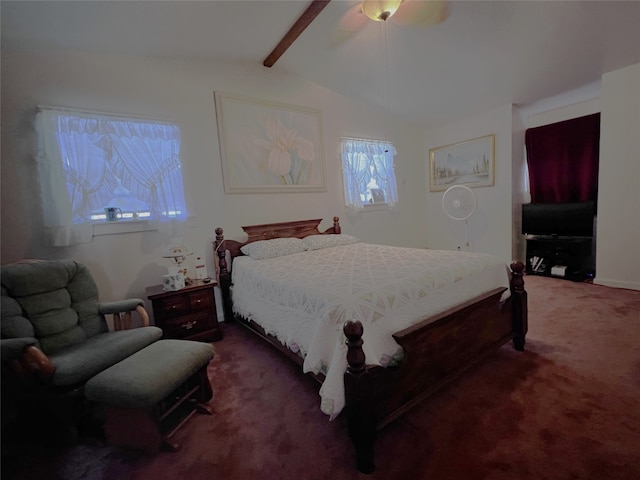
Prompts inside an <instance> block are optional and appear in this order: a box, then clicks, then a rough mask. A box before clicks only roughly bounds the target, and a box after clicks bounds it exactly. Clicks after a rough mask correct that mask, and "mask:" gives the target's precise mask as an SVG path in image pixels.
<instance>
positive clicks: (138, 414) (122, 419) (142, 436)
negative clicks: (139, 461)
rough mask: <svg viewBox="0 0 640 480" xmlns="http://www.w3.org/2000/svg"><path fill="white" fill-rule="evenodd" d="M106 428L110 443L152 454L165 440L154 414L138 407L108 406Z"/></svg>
mask: <svg viewBox="0 0 640 480" xmlns="http://www.w3.org/2000/svg"><path fill="white" fill-rule="evenodd" d="M104 429H105V435H106V437H107V442H108V443H109V444H111V445H118V446H121V447H128V448H134V449H139V450H144V451H145V452H147V453H151V454H153V453H157V452H158V451H159V450H160V447H161V446H162V443H163V440H164V439H163V435H162V433H161V432H160V429H159V426H158V422H157V421H156V419H155V418H154V415H153V414H151V413H150V412H147V411H145V410H140V409H137V408H125V407H107V412H106V420H105V426H104Z"/></svg>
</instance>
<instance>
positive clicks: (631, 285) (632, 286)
mask: <svg viewBox="0 0 640 480" xmlns="http://www.w3.org/2000/svg"><path fill="white" fill-rule="evenodd" d="M593 283H594V284H596V285H604V286H605V287H614V288H627V289H629V290H640V283H638V282H621V281H619V280H611V279H609V278H600V277H597V276H596V278H594V279H593Z"/></svg>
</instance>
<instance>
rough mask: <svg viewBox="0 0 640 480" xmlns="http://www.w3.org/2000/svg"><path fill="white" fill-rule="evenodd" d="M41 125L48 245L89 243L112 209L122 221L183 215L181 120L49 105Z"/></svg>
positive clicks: (43, 111) (40, 161) (40, 162)
mask: <svg viewBox="0 0 640 480" xmlns="http://www.w3.org/2000/svg"><path fill="white" fill-rule="evenodd" d="M36 123H37V129H38V133H39V140H40V149H39V154H38V170H39V174H40V183H41V189H42V204H43V212H44V220H45V229H48V232H47V234H48V236H49V237H51V238H50V242H47V243H50V244H53V245H71V244H74V243H80V242H83V241H90V239H91V238H90V237H91V236H92V234H91V233H90V231H89V229H87V228H86V227H91V225H92V224H94V223H96V222H103V223H104V222H106V221H107V211H106V209H107V208H109V209H111V211H112V212H114V213H115V214H116V218H117V219H118V220H156V221H166V220H171V219H184V218H186V214H187V212H186V208H185V207H186V205H185V200H184V189H183V183H182V170H181V161H180V129H179V128H178V126H176V125H172V124H169V123H165V122H160V121H153V120H142V119H136V118H125V117H119V116H113V115H105V114H98V113H89V112H80V111H70V110H62V109H48V108H47V109H44V108H43V109H41V110H40V112H39V113H38V118H37V122H36Z"/></svg>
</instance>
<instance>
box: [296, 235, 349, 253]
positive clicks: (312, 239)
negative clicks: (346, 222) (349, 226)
mask: <svg viewBox="0 0 640 480" xmlns="http://www.w3.org/2000/svg"><path fill="white" fill-rule="evenodd" d="M359 241H360V240H358V239H357V238H356V237H352V236H351V235H345V234H342V233H340V234H336V235H333V234H328V235H309V236H308V237H304V238H303V239H302V242H303V243H304V245H305V247H306V249H307V250H318V249H320V248H327V247H337V246H339V245H350V244H352V243H357V242H359Z"/></svg>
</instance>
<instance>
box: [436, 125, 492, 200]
mask: <svg viewBox="0 0 640 480" xmlns="http://www.w3.org/2000/svg"><path fill="white" fill-rule="evenodd" d="M495 143H496V136H495V135H487V136H485V137H480V138H474V139H472V140H467V141H464V142H459V143H454V144H451V145H446V146H444V147H438V148H432V149H431V150H429V190H430V191H432V192H440V191H443V190H446V189H447V188H449V187H450V186H451V185H466V186H468V187H490V186H492V185H494V183H495Z"/></svg>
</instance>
